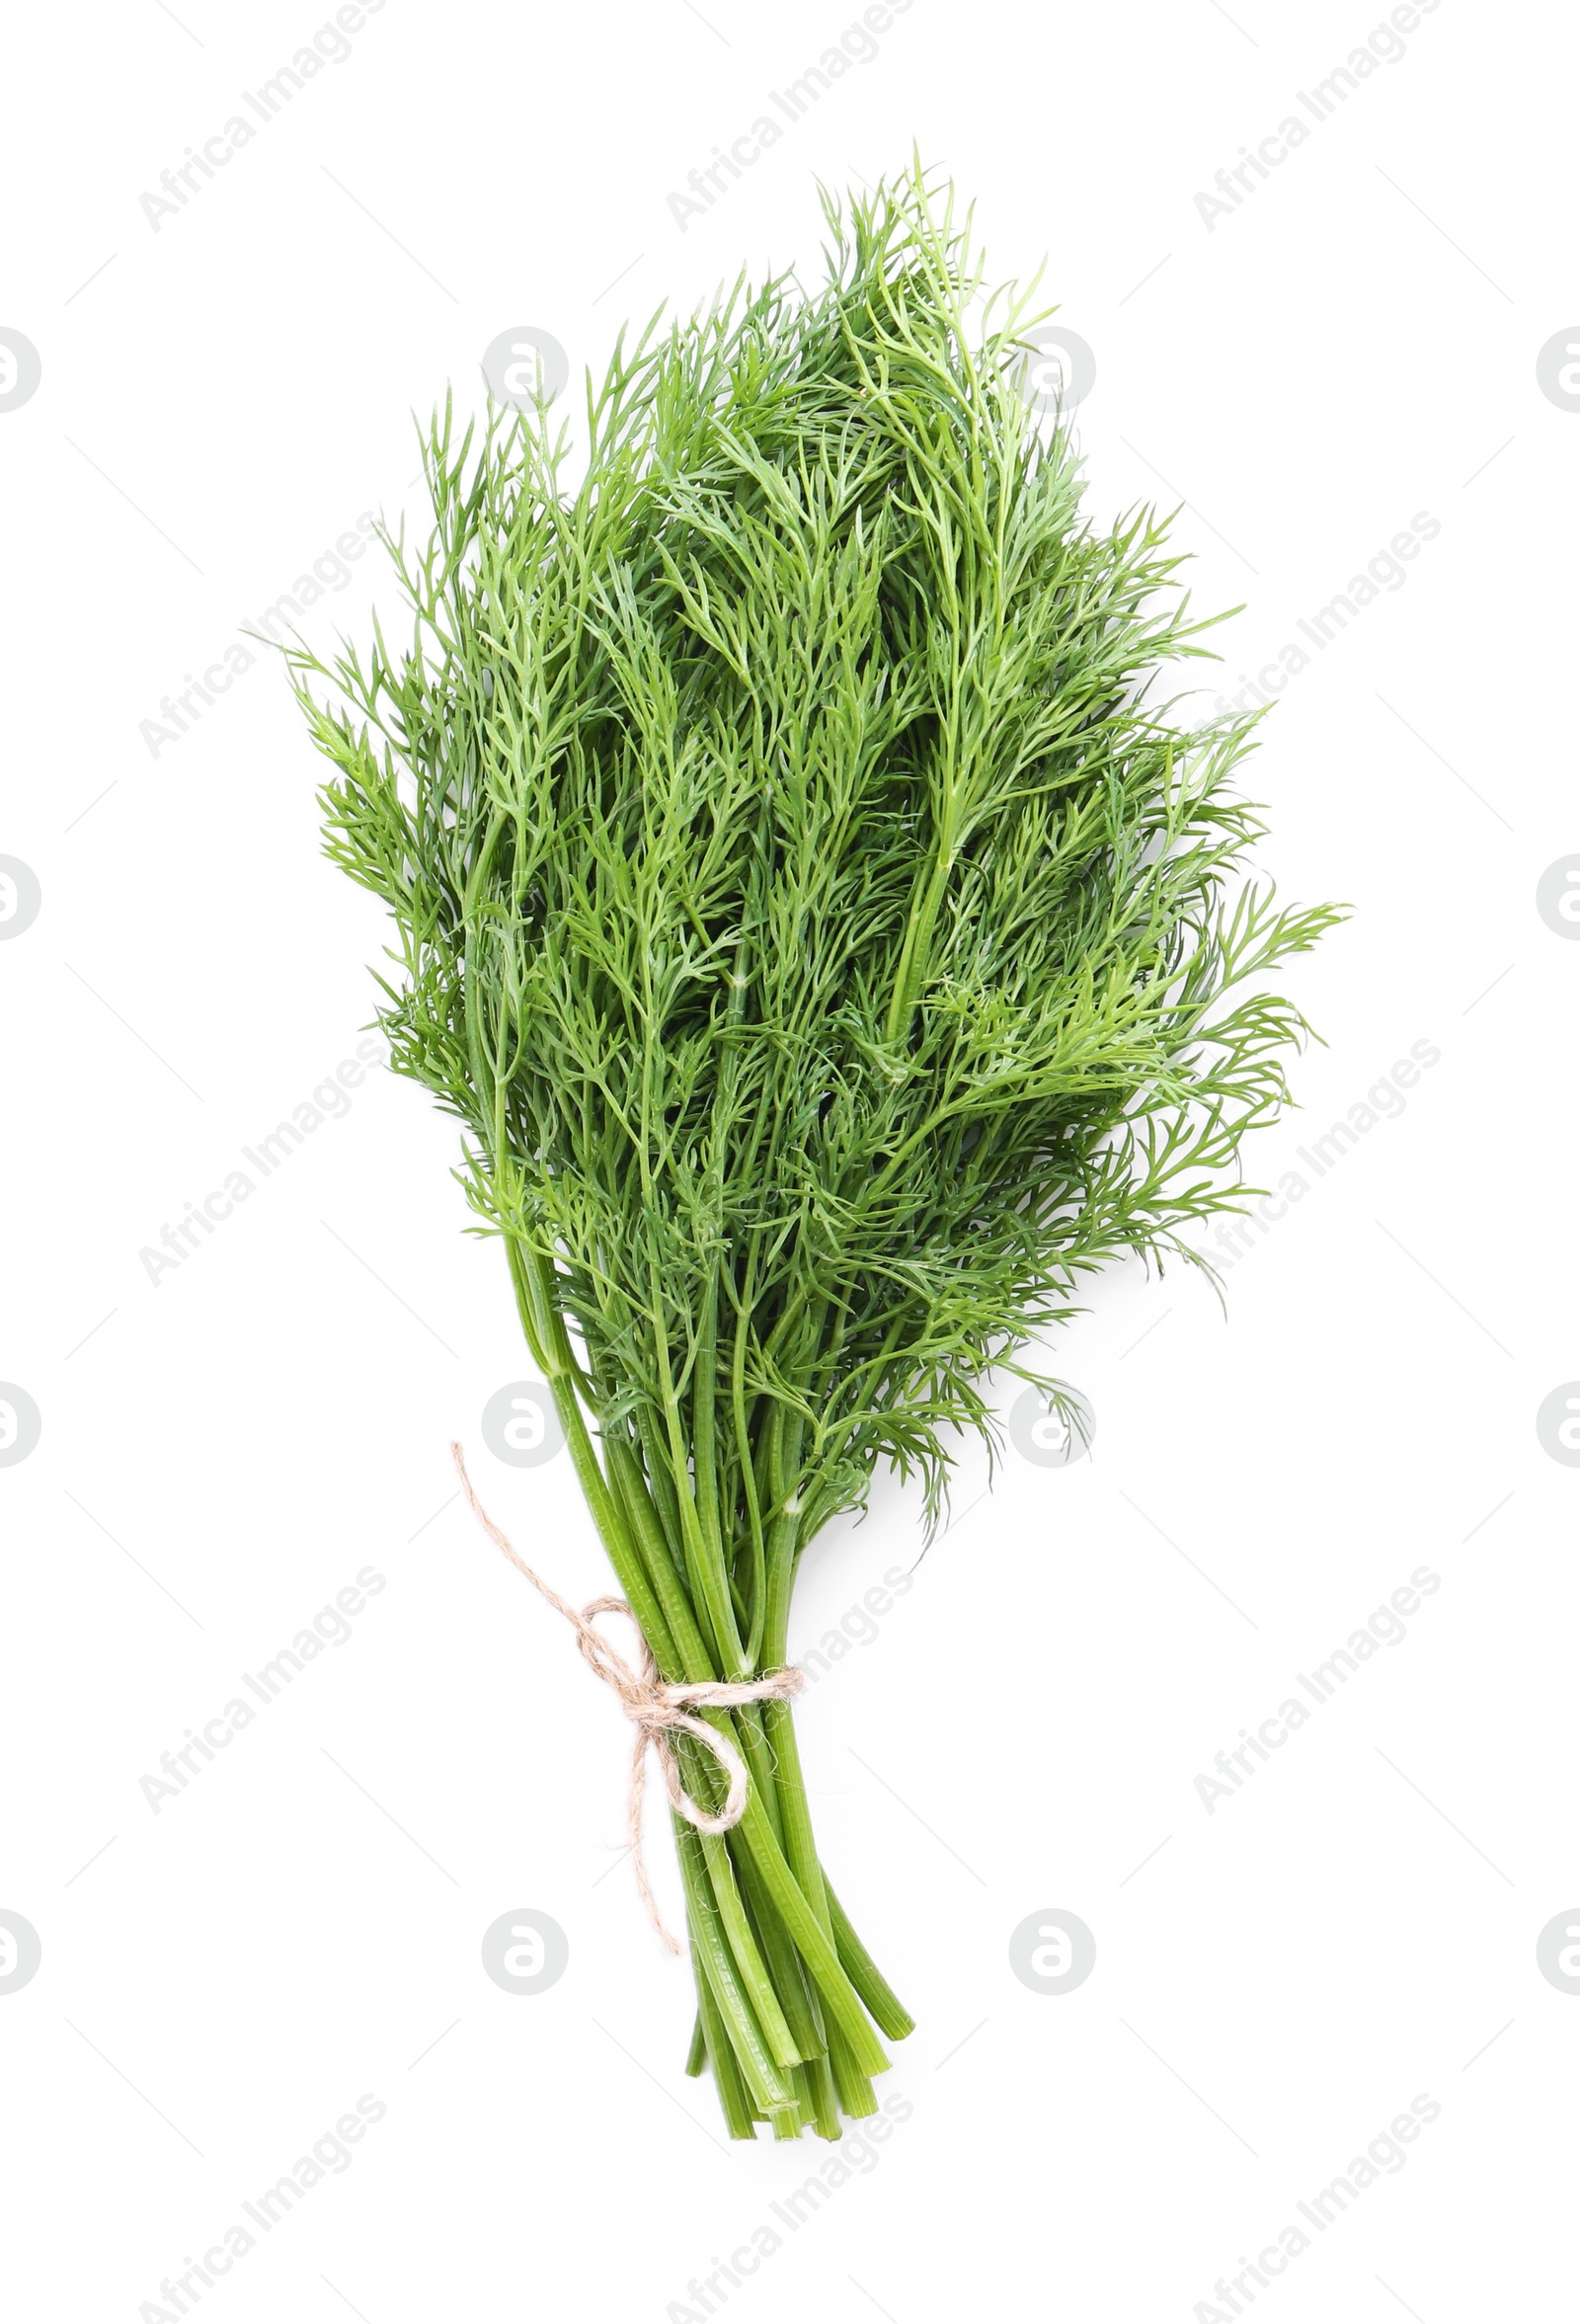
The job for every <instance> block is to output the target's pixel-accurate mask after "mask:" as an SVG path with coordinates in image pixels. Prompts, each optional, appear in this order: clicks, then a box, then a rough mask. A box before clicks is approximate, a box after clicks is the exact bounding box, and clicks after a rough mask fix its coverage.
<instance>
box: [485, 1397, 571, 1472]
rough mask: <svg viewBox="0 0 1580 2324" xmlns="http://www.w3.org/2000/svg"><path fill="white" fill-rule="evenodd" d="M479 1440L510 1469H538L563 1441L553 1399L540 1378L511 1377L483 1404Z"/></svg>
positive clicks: (551, 1457)
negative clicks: (511, 1378) (505, 1462)
mask: <svg viewBox="0 0 1580 2324" xmlns="http://www.w3.org/2000/svg"><path fill="white" fill-rule="evenodd" d="M483 1442H484V1443H485V1444H486V1445H487V1446H488V1449H489V1451H490V1452H491V1453H492V1454H493V1455H494V1458H495V1459H496V1461H508V1462H509V1464H510V1466H511V1467H512V1468H513V1469H540V1468H541V1467H542V1466H543V1463H544V1462H545V1461H552V1460H553V1458H554V1456H555V1454H556V1453H557V1452H558V1451H559V1450H560V1448H561V1446H562V1445H563V1444H564V1442H565V1431H564V1429H563V1428H562V1427H561V1426H560V1415H559V1413H558V1412H557V1411H556V1410H555V1409H554V1399H553V1397H552V1396H551V1395H550V1394H549V1391H548V1390H547V1389H546V1388H545V1387H544V1385H543V1383H542V1381H541V1380H513V1381H511V1382H510V1383H509V1384H508V1386H506V1387H504V1388H497V1389H496V1390H495V1391H494V1394H493V1395H492V1396H491V1397H490V1398H489V1400H488V1402H487V1403H486V1404H485V1405H484V1406H483Z"/></svg>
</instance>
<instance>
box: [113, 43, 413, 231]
mask: <svg viewBox="0 0 1580 2324" xmlns="http://www.w3.org/2000/svg"><path fill="white" fill-rule="evenodd" d="M383 6H384V0H359V4H358V0H348V5H347V6H346V7H344V8H338V9H337V10H336V11H335V21H334V23H333V24H326V25H320V26H319V28H318V31H317V32H316V33H314V35H313V37H312V39H311V40H309V41H305V42H304V43H303V45H302V46H301V47H300V48H298V49H297V51H296V53H295V55H294V56H293V57H292V58H291V60H290V62H289V64H282V65H279V66H278V67H276V70H275V72H274V73H272V74H271V75H270V77H269V79H268V80H267V81H265V82H264V84H263V86H262V88H260V89H244V90H243V91H242V93H241V101H242V104H243V105H244V106H245V107H246V108H247V110H248V112H249V113H251V114H252V116H253V119H252V120H248V119H247V114H246V113H233V114H232V115H231V117H230V119H229V120H227V121H225V122H224V123H223V124H222V125H221V126H220V127H219V128H218V129H216V130H215V132H214V134H213V135H212V136H211V137H205V138H204V139H203V147H202V151H201V152H200V153H199V152H197V150H196V148H194V147H193V146H191V145H189V146H188V148H187V158H186V160H185V161H179V162H177V164H176V166H175V168H174V169H173V170H163V171H161V173H160V178H159V184H160V187H161V189H162V191H161V192H159V193H158V194H142V195H139V196H138V200H139V202H140V204H141V207H142V214H143V216H144V217H145V218H146V219H147V220H148V223H149V225H150V226H151V227H152V229H153V231H154V232H155V233H156V234H157V233H158V232H159V230H160V227H161V226H162V225H163V223H164V221H165V219H166V218H174V217H179V216H180V214H181V212H182V211H183V210H184V209H185V208H186V206H187V204H188V202H189V201H191V200H193V198H194V197H195V196H196V195H198V194H200V193H201V192H202V190H203V187H204V185H205V184H207V183H208V182H209V181H210V180H212V179H214V178H216V177H217V176H218V175H219V172H220V171H221V170H222V169H224V168H226V167H228V165H229V164H230V163H231V162H233V161H234V160H235V158H236V156H237V154H238V153H240V152H241V150H242V148H243V147H244V146H247V145H250V144H251V143H252V141H253V139H254V138H255V137H256V136H258V135H259V134H260V132H261V131H262V130H264V129H266V128H267V127H268V126H269V123H270V122H271V121H272V120H276V119H277V118H278V116H279V115H280V113H282V112H283V110H284V108H285V107H286V106H287V105H288V104H289V103H290V101H291V99H292V98H293V97H295V96H298V95H299V94H300V93H301V91H302V90H303V89H305V88H306V86H307V84H308V82H309V81H311V80H316V79H317V77H318V75H319V74H320V73H321V72H322V71H323V70H324V68H325V67H326V65H331V64H344V63H345V62H346V60H347V58H348V57H349V56H350V55H351V52H352V44H351V41H350V40H349V39H348V38H347V36H348V35H349V34H352V33H359V32H362V31H364V30H365V27H366V20H367V18H368V17H370V16H377V14H378V12H379V10H380V9H381V8H382V7H383Z"/></svg>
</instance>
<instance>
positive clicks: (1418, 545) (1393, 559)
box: [1214, 509, 1443, 718]
mask: <svg viewBox="0 0 1580 2324" xmlns="http://www.w3.org/2000/svg"><path fill="white" fill-rule="evenodd" d="M1442 530H1443V526H1442V524H1441V523H1440V522H1439V521H1438V520H1437V518H1436V517H1434V516H1433V515H1432V514H1431V512H1430V511H1429V510H1427V509H1418V510H1417V511H1416V513H1415V515H1414V516H1413V517H1412V518H1411V519H1410V522H1409V526H1408V528H1407V529H1406V530H1402V531H1399V532H1396V533H1394V535H1393V537H1392V539H1391V540H1390V541H1389V542H1388V544H1387V546H1386V548H1381V549H1378V550H1377V551H1376V552H1375V554H1374V555H1373V556H1372V557H1371V558H1369V560H1368V562H1367V567H1366V571H1365V572H1364V573H1356V574H1352V575H1351V577H1350V579H1349V580H1348V581H1347V582H1346V583H1345V585H1344V587H1343V588H1342V589H1340V590H1335V591H1334V593H1333V595H1332V596H1331V597H1330V598H1329V599H1328V601H1327V603H1326V604H1325V605H1321V606H1319V607H1318V608H1317V610H1316V611H1315V612H1314V613H1313V614H1312V615H1311V618H1310V620H1309V621H1307V620H1304V618H1301V619H1298V620H1297V621H1296V624H1295V626H1296V628H1297V629H1298V630H1299V631H1300V632H1301V636H1302V637H1304V639H1305V640H1306V641H1307V645H1308V646H1309V647H1310V648H1311V651H1310V652H1308V651H1307V650H1306V646H1303V645H1302V644H1301V643H1300V640H1299V639H1295V638H1292V639H1291V640H1290V642H1289V644H1288V645H1285V646H1280V647H1279V649H1278V659H1277V660H1276V661H1274V662H1265V663H1264V664H1263V665H1262V667H1261V669H1260V670H1258V672H1257V673H1256V676H1255V678H1254V679H1252V678H1251V677H1250V676H1249V675H1248V674H1247V673H1246V672H1245V671H1243V670H1242V671H1241V672H1240V691H1239V692H1238V693H1237V694H1228V693H1223V694H1220V695H1219V697H1218V700H1217V702H1216V703H1215V704H1214V709H1215V711H1216V713H1217V715H1218V716H1219V717H1221V718H1222V717H1224V716H1225V714H1226V713H1227V712H1228V711H1230V710H1254V709H1256V708H1257V707H1258V706H1259V705H1260V704H1262V703H1265V702H1272V701H1275V700H1276V699H1277V697H1278V696H1279V695H1280V694H1281V693H1282V692H1283V691H1284V689H1285V687H1286V686H1287V685H1288V684H1289V682H1290V680H1291V679H1292V678H1299V677H1300V676H1301V675H1302V673H1303V672H1304V671H1306V670H1309V669H1310V667H1311V664H1312V661H1313V659H1314V657H1315V655H1316V654H1325V653H1326V651H1327V649H1328V647H1329V646H1330V645H1332V643H1333V641H1334V640H1335V638H1338V637H1340V636H1342V635H1343V633H1344V631H1345V630H1346V629H1348V627H1349V625H1350V623H1351V622H1352V621H1354V620H1356V619H1358V618H1359V616H1360V615H1361V614H1362V613H1363V612H1364V611H1365V610H1366V608H1367V606H1368V605H1371V604H1375V603H1376V601H1377V600H1378V598H1379V597H1380V596H1381V595H1382V594H1383V591H1386V592H1387V593H1388V594H1389V596H1393V595H1396V594H1397V592H1398V591H1399V590H1401V589H1402V588H1403V587H1404V585H1405V583H1406V582H1407V581H1408V580H1409V578H1410V577H1409V575H1408V573H1406V571H1405V570H1404V568H1405V567H1406V565H1410V564H1413V563H1414V561H1415V559H1416V558H1417V557H1418V556H1419V555H1420V554H1421V550H1422V548H1423V547H1424V545H1425V544H1426V542H1428V541H1431V540H1436V539H1437V537H1438V534H1439V533H1440V532H1441V531H1442Z"/></svg>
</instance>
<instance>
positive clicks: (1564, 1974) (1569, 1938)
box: [1537, 1905, 1580, 1993]
mask: <svg viewBox="0 0 1580 2324" xmlns="http://www.w3.org/2000/svg"><path fill="white" fill-rule="evenodd" d="M1537 1966H1538V1968H1539V1969H1540V1970H1541V1974H1542V1975H1543V1976H1544V1977H1545V1978H1546V1980H1547V1983H1548V1984H1549V1985H1552V1986H1555V1987H1556V1988H1557V1990H1558V1991H1559V1992H1560V1993H1580V1905H1575V1906H1571V1907H1570V1909H1569V1910H1568V1911H1567V1912H1560V1913H1558V1914H1557V1915H1556V1916H1555V1917H1554V1918H1553V1919H1552V1920H1549V1921H1548V1923H1547V1925H1546V1927H1545V1928H1544V1929H1543V1930H1542V1932H1541V1936H1540V1937H1539V1938H1538V1939H1537Z"/></svg>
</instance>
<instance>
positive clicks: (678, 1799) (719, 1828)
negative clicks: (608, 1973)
mask: <svg viewBox="0 0 1580 2324" xmlns="http://www.w3.org/2000/svg"><path fill="white" fill-rule="evenodd" d="M450 1458H451V1459H452V1460H453V1461H454V1463H455V1470H456V1474H457V1476H458V1477H459V1478H460V1481H461V1490H462V1491H463V1492H464V1493H465V1495H466V1498H467V1500H468V1501H469V1502H470V1504H471V1509H472V1514H473V1516H474V1517H475V1518H476V1519H477V1521H478V1523H479V1525H481V1526H482V1528H483V1531H484V1532H485V1533H486V1534H487V1535H488V1537H489V1539H490V1541H492V1542H493V1543H494V1544H495V1546H496V1547H497V1548H499V1549H501V1550H503V1551H504V1553H505V1555H506V1557H507V1558H509V1560H510V1562H511V1563H512V1564H513V1565H514V1567H515V1570H516V1572H517V1573H520V1574H524V1575H525V1577H526V1579H527V1580H528V1581H529V1582H530V1583H531V1584H532V1587H533V1588H534V1589H535V1590H536V1591H537V1593H538V1595H539V1596H540V1597H543V1598H546V1599H547V1600H548V1602H549V1604H550V1605H551V1606H552V1607H553V1608H554V1611H555V1613H556V1614H563V1615H564V1617H565V1619H566V1621H567V1622H568V1623H569V1624H570V1625H571V1628H572V1629H573V1630H574V1631H575V1632H576V1643H577V1644H578V1646H580V1648H581V1649H582V1656H583V1659H584V1661H585V1662H586V1663H587V1665H588V1668H589V1669H590V1670H592V1671H593V1673H594V1674H595V1675H596V1676H597V1677H598V1678H600V1679H602V1681H603V1683H604V1685H605V1686H607V1687H612V1688H613V1690H614V1692H615V1694H616V1695H618V1697H619V1699H620V1707H621V1709H622V1710H623V1711H624V1713H625V1716H626V1718H627V1719H629V1720H630V1721H631V1723H632V1724H633V1725H634V1726H635V1728H636V1749H635V1750H634V1752H633V1753H632V1757H631V1797H630V1802H629V1805H628V1810H627V1829H628V1831H629V1833H630V1844H631V1866H632V1870H633V1871H634V1872H635V1874H636V1885H637V1893H638V1894H639V1895H640V1896H641V1898H642V1901H643V1903H644V1904H645V1905H646V1906H647V1908H648V1914H649V1917H650V1919H651V1920H652V1922H653V1926H654V1927H655V1928H656V1929H657V1930H658V1932H659V1935H660V1936H661V1937H662V1938H663V1939H664V1942H665V1944H666V1945H668V1947H669V1948H670V1951H671V1952H672V1953H678V1952H679V1950H680V1948H679V1945H678V1944H677V1943H676V1941H675V1939H674V1938H673V1937H672V1936H671V1934H670V1932H669V1930H668V1929H667V1928H666V1927H665V1925H664V1916H663V1914H662V1913H661V1912H660V1911H659V1907H658V1903H657V1901H656V1899H655V1897H654V1894H653V1887H652V1883H650V1881H649V1879H648V1868H647V1860H646V1858H645V1857H644V1855H643V1853H642V1796H643V1789H644V1786H645V1784H646V1780H647V1757H648V1753H649V1751H650V1750H651V1751H654V1752H656V1753H657V1754H658V1761H659V1766H660V1767H661V1769H662V1770H663V1773H664V1787H665V1790H666V1791H667V1792H668V1793H669V1795H670V1804H671V1806H672V1807H673V1809H674V1811H675V1813H676V1814H677V1815H683V1816H684V1817H685V1819H686V1822H687V1823H689V1824H693V1825H695V1827H696V1829H697V1830H698V1831H699V1832H728V1831H731V1830H733V1829H734V1827H735V1825H737V1824H738V1823H739V1822H740V1821H741V1818H742V1816H743V1815H745V1813H746V1808H747V1782H748V1778H747V1770H746V1763H745V1761H744V1760H743V1759H742V1757H741V1754H740V1752H739V1751H738V1750H737V1749H736V1747H735V1745H734V1743H733V1742H732V1741H731V1740H730V1737H729V1736H728V1735H727V1734H721V1733H720V1731H719V1729H718V1728H717V1727H716V1726H709V1725H708V1724H707V1723H706V1721H705V1720H701V1719H693V1718H691V1717H690V1712H691V1711H693V1710H698V1711H733V1710H735V1709H736V1708H737V1707H738V1706H739V1705H740V1704H743V1703H787V1702H788V1701H789V1700H790V1698H791V1696H792V1695H798V1694H799V1693H800V1692H801V1689H802V1686H803V1685H804V1683H805V1681H804V1680H803V1678H802V1674H801V1672H800V1671H799V1670H797V1669H796V1668H795V1667H794V1666H793V1665H792V1666H791V1667H789V1668H787V1669H784V1670H775V1671H771V1672H770V1673H769V1674H768V1675H767V1676H766V1677H765V1678H752V1679H744V1680H740V1681H737V1682H733V1683H726V1682H724V1681H721V1680H718V1679H704V1680H702V1681H700V1682H699V1683H696V1684H691V1685H678V1686H673V1685H671V1684H669V1683H668V1682H667V1681H666V1680H665V1679H663V1678H662V1677H661V1676H660V1673H659V1666H658V1663H657V1662H656V1661H655V1660H654V1658H653V1649H652V1648H651V1647H650V1646H649V1644H648V1642H647V1640H646V1639H645V1638H644V1637H643V1636H642V1630H641V1625H640V1624H639V1623H638V1622H637V1618H636V1616H635V1614H633V1613H632V1611H631V1608H630V1607H629V1606H628V1605H627V1604H626V1602H625V1600H624V1599H623V1598H592V1599H590V1600H589V1602H588V1603H587V1605H585V1606H584V1607H583V1608H582V1610H581V1612H580V1613H578V1612H577V1610H576V1608H575V1607H574V1606H573V1605H570V1604H569V1603H568V1602H567V1600H566V1599H564V1598H562V1597H561V1596H560V1593H559V1591H558V1590H556V1589H551V1588H550V1586H549V1584H548V1583H547V1582H546V1581H545V1580H544V1579H543V1576H542V1575H541V1574H540V1573H534V1572H533V1571H532V1568H531V1566H530V1565H528V1563H526V1560H525V1559H524V1558H522V1557H521V1556H520V1555H519V1554H518V1553H517V1552H516V1550H515V1549H514V1548H513V1546H512V1545H511V1543H510V1542H508V1541H507V1540H506V1538H505V1536H504V1534H503V1533H501V1531H500V1529H499V1527H498V1526H497V1525H496V1524H495V1522H494V1520H493V1518H492V1517H491V1516H490V1515H489V1513H488V1511H487V1510H486V1509H485V1508H484V1506H483V1504H482V1502H481V1501H480V1500H479V1499H478V1497H477V1494H476V1493H475V1492H474V1491H473V1489H472V1481H471V1479H470V1478H469V1477H468V1476H467V1474H466V1462H465V1460H464V1459H463V1457H462V1454H461V1448H460V1446H459V1445H458V1444H452V1445H451V1446H450ZM596 1614H624V1615H625V1616H626V1617H627V1618H628V1619H629V1621H630V1622H631V1624H632V1627H633V1628H634V1629H635V1631H636V1635H637V1644H638V1648H639V1652H640V1656H641V1660H640V1663H639V1666H638V1667H637V1668H636V1669H634V1670H633V1668H632V1667H631V1665H630V1663H629V1662H627V1660H626V1659H625V1656H624V1655H623V1654H621V1653H618V1652H617V1651H616V1649H615V1648H614V1647H613V1646H612V1645H611V1644H610V1643H609V1642H608V1640H607V1639H606V1638H605V1637H604V1636H603V1633H602V1632H601V1631H600V1630H598V1629H597V1628H596V1627H595V1626H594V1623H593V1616H594V1615H596ZM677 1733H684V1734H688V1735H695V1737H696V1739H697V1741H698V1742H699V1743H702V1744H704V1745H705V1746H706V1748H707V1749H708V1750H710V1751H711V1752H712V1753H713V1756H714V1758H715V1759H716V1760H717V1761H718V1763H719V1765H720V1767H721V1768H722V1769H723V1770H724V1774H725V1777H726V1780H727V1782H728V1785H729V1791H728V1793H727V1795H726V1798H725V1803H724V1805H723V1807H721V1808H720V1810H719V1812H718V1814H717V1815H710V1814H709V1812H708V1810H707V1809H706V1808H705V1807H700V1806H698V1804H697V1803H696V1801H695V1800H693V1799H692V1798H691V1796H690V1794H689V1793H688V1792H687V1791H686V1790H685V1788H684V1786H683V1785H682V1784H681V1781H680V1769H679V1765H678V1762H677V1761H676V1759H675V1755H674V1745H673V1743H672V1741H671V1737H672V1735H674V1734H677Z"/></svg>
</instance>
